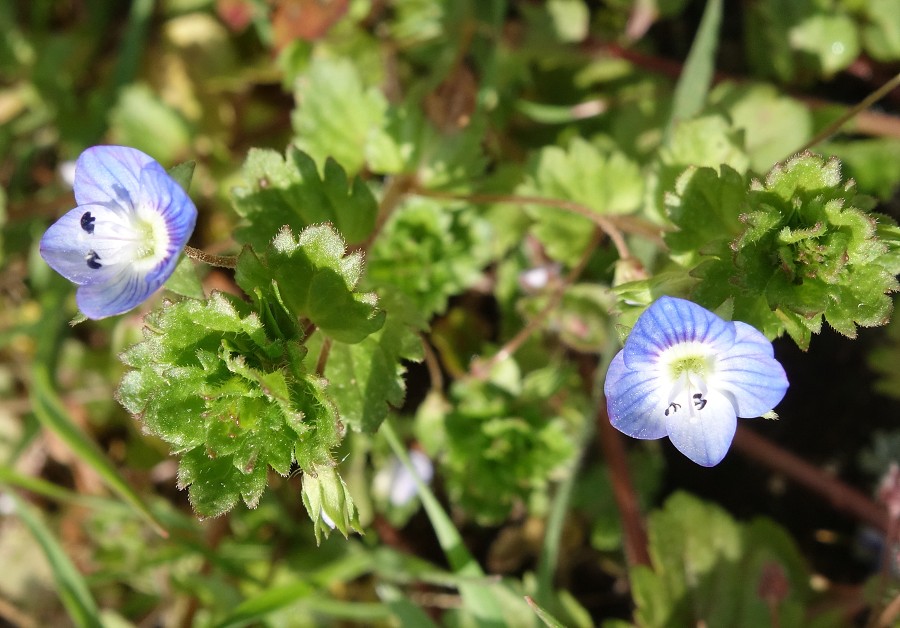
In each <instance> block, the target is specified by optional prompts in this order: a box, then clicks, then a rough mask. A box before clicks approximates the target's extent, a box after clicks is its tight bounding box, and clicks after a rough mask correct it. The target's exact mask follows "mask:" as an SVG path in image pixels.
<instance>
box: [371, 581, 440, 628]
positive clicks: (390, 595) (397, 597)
mask: <svg viewBox="0 0 900 628" xmlns="http://www.w3.org/2000/svg"><path fill="white" fill-rule="evenodd" d="M377 592H378V597H380V598H381V599H382V601H384V603H385V604H387V606H388V608H390V609H391V612H392V613H393V615H394V617H395V618H396V619H397V620H398V621H399V622H400V626H402V627H404V628H405V627H406V626H415V627H416V628H419V627H420V626H421V627H422V628H428V627H429V626H434V627H435V628H436V626H437V624H435V623H434V622H433V621H431V618H430V617H428V615H426V614H425V611H423V610H422V609H421V608H419V607H418V606H416V605H415V604H413V603H412V602H410V601H409V598H407V597H406V596H405V595H403V592H402V591H401V590H400V589H399V588H398V587H395V586H393V585H390V584H382V585H379V586H378V587H377Z"/></svg>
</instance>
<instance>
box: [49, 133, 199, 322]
mask: <svg viewBox="0 0 900 628" xmlns="http://www.w3.org/2000/svg"><path fill="white" fill-rule="evenodd" d="M74 188H75V201H76V202H77V204H78V207H76V208H75V209H73V210H71V211H70V212H68V213H67V214H66V215H64V216H63V217H62V218H60V219H59V220H58V221H56V222H55V223H54V224H53V225H51V226H50V228H49V229H47V232H46V233H45V234H44V237H43V238H41V257H43V258H44V260H46V262H47V263H48V264H49V265H50V267H51V268H53V270H55V271H56V272H58V273H59V274H60V275H62V276H63V277H65V278H66V279H68V280H69V281H71V282H73V283H75V284H77V285H78V286H79V287H78V293H77V294H76V300H77V302H78V307H79V309H80V310H81V311H82V312H83V313H84V315H85V316H87V317H88V318H95V319H96V318H105V317H107V316H114V315H116V314H121V313H123V312H127V311H128V310H130V309H132V308H133V307H135V306H137V305H138V304H140V303H141V302H142V301H144V300H146V299H147V298H148V297H149V296H150V295H151V294H153V292H155V291H156V290H157V289H158V288H159V287H160V286H162V285H163V283H165V281H166V279H168V278H169V277H170V276H171V274H172V272H173V271H174V270H175V266H176V264H177V263H178V257H179V254H180V253H181V250H182V249H183V248H184V246H185V244H187V241H188V238H190V236H191V233H192V232H193V230H194V224H195V223H196V222H197V208H196V207H194V204H193V203H192V202H191V199H190V198H189V197H188V195H187V194H186V193H185V192H184V190H183V189H182V188H181V186H180V185H178V183H177V182H176V181H175V180H174V179H172V177H170V176H169V175H168V174H167V173H166V171H165V169H164V168H163V167H162V166H161V165H159V164H158V163H157V162H156V161H154V160H153V159H152V158H151V157H149V156H148V155H145V154H144V153H142V152H141V151H139V150H136V149H134V148H127V147H124V146H95V147H93V148H89V149H87V150H86V151H84V152H83V153H81V156H80V157H79V158H78V161H77V162H76V164H75V182H74Z"/></svg>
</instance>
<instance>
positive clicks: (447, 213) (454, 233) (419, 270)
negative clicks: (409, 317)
mask: <svg viewBox="0 0 900 628" xmlns="http://www.w3.org/2000/svg"><path fill="white" fill-rule="evenodd" d="M491 253H492V251H491V232H490V231H489V228H488V224H487V222H486V221H485V220H484V219H483V218H482V217H481V216H480V215H479V214H478V212H477V210H476V209H474V208H472V207H466V208H458V207H453V206H448V205H446V204H443V203H440V202H438V201H436V200H433V199H425V198H414V199H410V200H409V201H408V202H406V203H405V204H404V205H403V206H401V207H399V208H397V210H396V211H395V212H394V213H393V214H392V215H391V218H390V220H389V221H388V222H387V224H386V225H385V227H384V229H383V230H382V232H381V233H380V235H379V237H378V239H377V240H376V242H375V245H374V247H373V248H372V250H371V251H370V253H369V255H368V258H367V275H366V280H367V284H368V285H371V286H373V287H374V288H375V289H377V290H378V291H379V292H383V291H384V290H390V291H392V292H393V293H394V295H393V298H394V299H395V300H400V299H404V300H406V301H408V302H409V304H410V306H411V309H413V310H415V311H417V312H418V315H419V317H420V318H421V319H422V320H426V321H427V320H429V319H430V318H431V316H432V315H433V314H435V313H441V312H443V311H444V310H445V309H446V307H447V299H448V298H449V297H450V296H452V295H455V294H459V293H460V292H462V291H463V290H465V289H466V288H468V287H470V286H471V285H472V284H474V283H475V282H476V281H478V279H479V278H480V277H481V276H482V269H483V268H484V267H485V266H487V264H488V263H489V261H490V259H491Z"/></svg>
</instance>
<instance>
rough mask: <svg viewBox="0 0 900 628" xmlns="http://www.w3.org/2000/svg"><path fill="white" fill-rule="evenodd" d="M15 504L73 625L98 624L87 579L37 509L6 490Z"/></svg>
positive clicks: (98, 627)
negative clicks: (36, 543) (39, 549)
mask: <svg viewBox="0 0 900 628" xmlns="http://www.w3.org/2000/svg"><path fill="white" fill-rule="evenodd" d="M9 495H11V496H12V498H13V500H14V501H15V504H16V514H18V516H19V519H21V520H22V523H24V524H25V526H26V527H27V528H28V530H29V531H30V532H31V534H32V535H33V536H34V538H35V540H37V542H38V544H39V545H40V546H41V549H42V550H43V551H44V555H45V556H46V557H47V561H48V562H49V563H50V569H51V571H52V572H53V578H54V580H55V581H56V586H57V588H58V589H59V598H60V600H61V601H62V603H63V606H65V607H66V611H67V612H68V613H69V617H71V618H72V622H73V623H74V624H75V625H76V626H83V627H87V628H95V627H96V628H100V627H101V625H102V624H101V622H100V611H99V610H98V609H97V604H96V602H94V598H93V597H92V596H91V592H90V590H89V589H88V586H87V583H86V582H85V581H84V578H82V576H81V574H80V573H79V572H78V570H77V569H76V568H75V565H73V564H72V561H71V560H69V557H68V556H67V555H66V553H65V552H64V551H63V548H62V546H60V544H59V543H58V542H57V541H56V538H55V537H54V536H53V533H52V532H51V531H50V529H49V528H48V527H47V526H46V525H45V524H44V522H43V520H42V519H41V517H40V515H39V514H38V513H37V511H36V510H35V509H34V508H32V506H30V505H29V504H28V503H26V502H25V500H23V499H21V498H19V497H18V496H17V495H16V494H15V493H14V492H10V493H9Z"/></svg>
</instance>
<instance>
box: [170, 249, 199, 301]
mask: <svg viewBox="0 0 900 628" xmlns="http://www.w3.org/2000/svg"><path fill="white" fill-rule="evenodd" d="M165 287H166V290H171V291H172V292H174V293H175V294H180V295H182V296H185V297H189V298H191V299H202V298H203V297H204V296H205V294H204V292H203V284H202V283H201V282H200V278H199V277H198V276H197V269H196V267H195V265H194V262H193V261H192V260H191V259H190V258H189V257H182V258H181V261H179V262H178V266H176V267H175V272H174V273H172V276H171V277H169V278H168V279H167V280H166V284H165Z"/></svg>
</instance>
